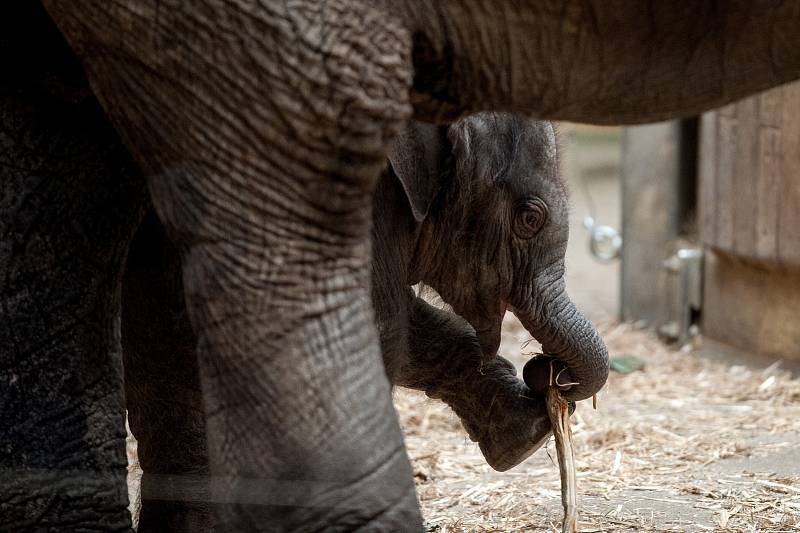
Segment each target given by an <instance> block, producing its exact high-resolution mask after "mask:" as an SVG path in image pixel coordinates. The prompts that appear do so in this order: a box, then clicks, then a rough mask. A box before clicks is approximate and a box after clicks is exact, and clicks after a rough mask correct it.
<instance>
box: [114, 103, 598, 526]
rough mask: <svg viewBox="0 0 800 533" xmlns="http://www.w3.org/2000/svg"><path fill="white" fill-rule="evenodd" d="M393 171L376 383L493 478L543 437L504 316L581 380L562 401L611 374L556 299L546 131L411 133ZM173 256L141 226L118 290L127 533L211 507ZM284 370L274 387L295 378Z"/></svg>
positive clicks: (581, 324)
mask: <svg viewBox="0 0 800 533" xmlns="http://www.w3.org/2000/svg"><path fill="white" fill-rule="evenodd" d="M390 162H391V165H390V166H389V168H387V170H386V171H385V172H384V173H383V175H382V176H381V178H380V180H379V181H378V183H377V185H376V187H377V188H376V191H375V195H374V204H373V208H374V229H373V262H372V276H373V283H372V299H373V307H374V309H375V313H376V319H377V320H376V322H377V324H378V330H379V334H380V342H381V348H382V352H383V358H384V363H385V366H386V370H387V373H388V375H389V377H390V379H391V381H392V382H393V383H394V384H396V385H401V386H405V387H410V388H414V389H419V390H423V391H425V392H426V393H427V394H428V395H429V396H430V397H432V398H438V399H441V400H443V401H444V402H446V403H447V404H448V405H449V406H450V407H451V408H452V409H453V410H454V411H455V412H456V413H457V414H458V416H459V417H460V418H461V421H462V423H463V425H464V427H465V428H466V430H467V432H468V433H469V435H470V437H471V438H472V439H473V440H475V441H477V442H478V443H479V446H480V448H481V451H482V452H483V454H484V456H485V457H486V460H487V461H488V463H489V464H490V465H491V466H492V467H493V468H495V469H497V470H506V469H508V468H511V467H513V466H514V465H517V464H519V463H520V462H521V461H523V460H524V459H525V458H526V457H528V456H529V455H530V454H531V453H533V452H534V451H535V450H536V449H537V448H538V447H539V446H541V444H542V443H543V442H544V441H545V439H546V438H547V436H548V434H549V431H550V423H549V421H548V418H547V414H546V412H545V407H544V402H543V401H542V400H541V399H539V398H537V397H536V395H534V394H533V393H532V391H530V390H529V389H528V388H527V387H526V385H525V384H524V383H523V382H522V381H521V380H519V379H518V378H517V377H516V375H515V370H514V367H513V365H512V364H511V363H509V362H508V361H507V360H505V359H503V358H502V357H495V355H496V352H497V349H498V346H499V343H500V327H501V322H502V319H503V315H504V314H505V312H506V310H508V309H510V310H511V311H513V312H514V313H515V314H516V315H517V316H518V317H519V318H520V319H521V321H522V323H523V324H524V325H525V327H526V328H527V329H528V330H529V331H530V332H531V333H532V334H533V335H534V336H535V337H536V338H537V339H538V340H539V341H540V342H542V344H543V346H544V349H545V350H546V351H547V352H549V353H553V354H555V356H556V357H557V358H559V359H560V360H561V361H562V362H563V363H565V364H566V366H567V367H568V368H569V372H570V374H571V378H572V379H571V381H577V382H580V385H577V386H575V387H573V388H572V389H570V390H568V391H565V394H566V395H567V397H571V398H575V399H577V398H581V397H582V396H583V395H584V394H585V391H586V390H595V389H596V388H599V386H600V385H601V384H602V383H603V381H604V380H605V379H606V376H607V372H608V362H607V356H606V351H605V347H604V345H603V343H602V341H601V340H600V338H599V337H598V335H597V333H596V332H595V330H594V328H593V327H592V326H591V324H590V323H589V322H588V321H586V320H585V319H584V318H583V317H582V316H581V314H580V313H579V312H578V311H577V310H576V309H575V306H574V305H573V304H572V303H571V302H570V301H569V299H568V298H567V296H566V293H565V292H564V279H563V274H564V254H565V250H566V243H567V227H568V226H567V209H568V206H567V192H566V189H565V187H564V183H563V182H562V178H561V176H560V174H559V171H558V150H557V144H556V137H555V134H554V131H553V128H552V125H551V124H550V123H549V122H544V121H535V120H528V119H522V118H519V117H516V116H514V115H509V114H502V113H486V114H478V115H473V116H470V117H469V118H466V119H464V120H461V121H459V122H457V123H455V124H453V125H452V126H449V127H440V126H433V125H426V124H416V123H415V124H412V125H411V126H409V127H408V129H406V130H405V132H404V133H403V135H402V136H401V137H400V138H399V139H398V140H397V142H396V143H395V144H394V145H393V149H392V153H391V154H390ZM179 255H180V254H179V253H178V250H177V249H176V248H175V246H174V245H173V244H172V243H171V241H170V239H168V238H167V236H166V235H165V234H164V230H163V228H162V227H161V224H160V223H159V222H158V220H157V219H156V217H154V216H152V214H151V215H150V216H148V217H147V219H146V220H145V222H143V223H142V225H141V226H140V227H139V230H138V233H137V235H136V238H135V239H134V241H133V243H132V245H131V248H130V252H129V257H128V261H127V266H126V273H125V278H124V281H123V290H122V300H123V302H122V344H123V354H124V363H125V388H126V399H127V406H128V411H129V420H130V425H131V429H132V431H133V433H134V435H135V436H136V438H137V439H138V440H139V460H140V463H141V465H142V468H143V470H144V475H143V478H142V504H143V506H142V512H141V516H140V531H149V530H160V529H163V528H164V527H166V528H168V529H169V530H189V531H196V530H204V529H206V528H207V524H209V523H210V522H211V521H212V518H211V516H212V515H213V513H210V511H212V507H213V505H214V504H210V503H207V502H208V501H209V498H208V497H206V496H198V491H200V493H203V492H204V491H206V490H212V491H213V490H214V487H213V486H212V487H206V486H205V485H206V482H205V481H204V480H206V479H207V478H206V476H207V474H208V472H209V464H208V450H207V442H206V433H207V431H208V428H207V419H206V415H205V411H204V410H203V408H202V405H203V399H204V391H203V390H201V389H202V388H201V382H202V379H201V372H200V370H199V368H198V360H197V350H196V348H195V347H196V345H197V343H198V342H201V341H198V339H197V337H196V336H195V334H194V332H193V329H192V327H191V326H190V324H189V320H188V317H187V311H186V305H185V295H184V291H183V286H182V281H181V280H182V274H181V272H182V268H181V262H180V258H179ZM420 282H422V283H425V284H427V285H428V286H430V287H432V288H434V289H436V290H437V291H438V292H439V294H440V295H441V296H442V298H443V299H444V300H445V301H446V302H447V303H448V304H450V306H451V307H452V309H453V311H454V312H448V311H444V310H441V309H437V308H435V307H433V306H431V305H430V304H428V303H427V302H425V301H424V300H422V299H421V298H419V297H417V296H416V295H415V294H414V292H413V290H412V288H411V286H412V285H414V284H416V283H420ZM462 317H463V318H462ZM286 364H287V367H286V370H285V371H286V372H287V374H286V375H287V376H288V375H289V373H292V372H303V371H307V369H305V370H304V369H303V368H295V367H293V366H292V365H294V364H296V363H295V362H294V361H292V360H291V359H287V360H286ZM316 371H318V372H319V370H316ZM365 386H367V385H366V384H365ZM287 416H290V414H287ZM264 423H265V424H266V425H268V424H269V421H268V420H265V422H264ZM257 430H258V431H261V430H268V428H254V431H257ZM176 443H180V445H176ZM258 453H265V451H262V450H259V451H258ZM264 497H265V498H266V499H268V500H269V501H282V500H281V498H285V494H281V493H276V494H270V495H266V496H264ZM211 500H212V501H213V498H212V499H211Z"/></svg>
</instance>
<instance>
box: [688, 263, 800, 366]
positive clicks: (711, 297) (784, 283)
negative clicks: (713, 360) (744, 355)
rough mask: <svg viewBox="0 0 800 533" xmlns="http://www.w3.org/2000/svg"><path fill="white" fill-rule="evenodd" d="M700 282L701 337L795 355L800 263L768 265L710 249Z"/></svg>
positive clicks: (799, 331) (799, 351) (799, 334)
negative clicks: (794, 266) (798, 266)
mask: <svg viewBox="0 0 800 533" xmlns="http://www.w3.org/2000/svg"><path fill="white" fill-rule="evenodd" d="M765 266H766V267H767V268H766V270H765ZM773 266H774V264H773ZM703 283H704V299H703V316H702V328H703V336H704V337H707V338H710V339H716V340H718V341H721V342H724V343H726V344H730V345H733V346H736V347H738V348H741V349H744V350H747V351H748V352H750V353H758V354H761V355H765V356H769V357H779V358H787V359H794V360H800V348H799V347H800V322H798V320H797V302H799V301H800V269H793V270H789V269H781V268H778V267H773V268H769V265H768V264H765V265H757V264H755V263H753V262H748V261H741V260H740V259H739V257H738V256H736V255H729V254H725V253H722V252H718V251H714V250H709V251H708V252H707V253H706V255H705V258H704V276H703Z"/></svg>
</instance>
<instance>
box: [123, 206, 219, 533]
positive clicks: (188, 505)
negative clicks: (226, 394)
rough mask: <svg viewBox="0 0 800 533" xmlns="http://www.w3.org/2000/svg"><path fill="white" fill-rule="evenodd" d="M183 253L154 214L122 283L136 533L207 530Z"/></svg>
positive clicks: (204, 454)
mask: <svg viewBox="0 0 800 533" xmlns="http://www.w3.org/2000/svg"><path fill="white" fill-rule="evenodd" d="M196 344H197V338H196V336H195V334H194V332H193V330H192V328H191V324H190V323H189V317H188V316H187V313H186V304H185V301H184V292H183V280H182V272H181V264H180V258H179V255H178V250H177V248H176V247H175V245H174V244H173V243H172V241H170V240H169V239H168V238H167V236H166V234H165V233H164V229H163V227H162V226H161V223H160V222H159V220H158V218H157V217H156V216H155V213H154V212H153V211H152V210H151V211H150V213H149V214H148V215H147V216H146V217H145V219H144V221H143V222H142V224H141V225H140V226H139V229H138V230H137V232H136V236H135V237H134V240H133V242H132V243H131V247H130V251H129V253H128V260H127V262H126V266H125V276H124V278H123V284H122V348H123V360H124V363H125V396H126V404H127V407H128V421H129V424H130V427H131V431H132V432H133V434H134V436H135V437H136V439H137V441H138V455H139V464H140V465H141V467H142V470H143V475H142V481H141V503H142V507H141V511H140V513H139V522H138V531H139V533H145V532H148V531H209V530H211V523H210V516H209V505H210V503H209V502H208V490H207V481H208V450H207V446H206V423H205V411H204V409H203V397H202V391H201V388H200V376H199V369H198V364H197V357H196V351H195V346H196Z"/></svg>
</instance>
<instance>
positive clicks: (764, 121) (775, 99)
mask: <svg viewBox="0 0 800 533" xmlns="http://www.w3.org/2000/svg"><path fill="white" fill-rule="evenodd" d="M758 99H759V102H758V108H759V116H760V120H761V125H762V126H774V127H776V128H780V127H781V116H782V113H781V108H782V107H783V87H778V88H776V89H772V90H769V91H766V92H763V93H761V94H760V95H759V96H758Z"/></svg>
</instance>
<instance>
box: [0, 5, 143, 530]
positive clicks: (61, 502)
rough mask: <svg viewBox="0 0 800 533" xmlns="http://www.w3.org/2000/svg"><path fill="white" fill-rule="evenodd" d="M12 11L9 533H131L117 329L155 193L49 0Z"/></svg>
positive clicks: (2, 498) (6, 438) (4, 450)
mask: <svg viewBox="0 0 800 533" xmlns="http://www.w3.org/2000/svg"><path fill="white" fill-rule="evenodd" d="M2 9H3V16H2V17H0V21H1V22H0V64H2V68H3V73H2V76H1V77H0V531H4V532H5V531H65V530H73V531H130V530H131V529H130V515H129V513H128V510H127V506H128V497H127V490H126V484H125V475H126V468H125V467H126V460H125V420H124V417H125V405H124V398H123V389H122V364H121V358H120V347H119V336H120V334H119V322H118V320H117V318H118V316H119V287H120V281H121V277H122V264H123V261H124V256H125V253H126V250H127V247H128V242H129V241H130V238H131V237H132V235H133V232H134V229H135V227H136V225H137V224H138V221H139V219H140V216H141V214H142V212H143V208H144V205H145V203H146V187H145V182H144V180H143V179H142V177H141V175H140V174H139V173H138V171H137V170H136V168H135V165H134V164H133V162H132V161H131V160H130V157H129V156H128V155H127V153H126V152H125V150H124V149H122V148H121V144H120V141H119V140H118V138H117V136H116V134H115V132H114V130H113V129H112V128H111V126H110V125H109V124H108V122H107V120H106V118H105V116H104V115H103V113H102V111H101V109H100V106H99V105H98V103H97V101H96V100H95V99H94V98H92V97H91V96H90V92H89V91H88V86H87V84H86V80H85V78H84V77H83V71H82V69H81V66H80V64H79V63H78V62H77V61H76V60H75V59H74V57H73V56H72V54H71V52H70V50H69V48H68V47H67V45H66V43H65V42H64V41H63V40H62V38H61V36H60V34H59V33H58V32H57V30H56V29H55V27H54V26H53V24H52V22H51V21H50V19H49V17H48V16H47V14H46V13H44V11H43V10H42V9H41V6H40V5H39V4H38V2H16V3H13V4H12V5H9V6H4V7H3V8H2ZM9 12H12V13H9Z"/></svg>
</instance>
